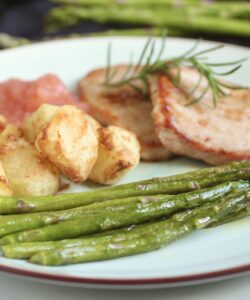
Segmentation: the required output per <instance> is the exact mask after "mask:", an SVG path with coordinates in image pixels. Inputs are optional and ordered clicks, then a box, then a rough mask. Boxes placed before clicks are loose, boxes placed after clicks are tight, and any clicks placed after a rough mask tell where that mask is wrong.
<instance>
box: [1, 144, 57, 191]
mask: <svg viewBox="0 0 250 300" xmlns="http://www.w3.org/2000/svg"><path fill="white" fill-rule="evenodd" d="M0 157H1V161H2V164H3V169H4V171H5V173H6V177H7V178H8V181H9V184H10V187H11V189H12V190H13V193H14V194H15V195H18V196H24V195H25V196H27V195H28V196H36V195H47V194H54V193H55V192H57V191H58V189H59V184H60V176H59V172H58V170H57V168H56V167H54V166H53V165H52V164H51V163H50V162H48V161H46V160H44V159H43V158H42V156H41V155H40V154H39V152H38V151H37V150H36V149H35V147H34V146H32V145H31V144H29V143H28V142H26V141H25V140H23V139H20V140H18V142H17V143H16V147H15V148H14V149H10V150H9V151H7V152H6V153H5V154H2V155H1V156H0Z"/></svg>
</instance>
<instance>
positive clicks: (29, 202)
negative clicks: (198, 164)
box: [0, 161, 250, 214]
mask: <svg viewBox="0 0 250 300" xmlns="http://www.w3.org/2000/svg"><path fill="white" fill-rule="evenodd" d="M248 179H250V161H245V162H237V163H231V164H229V165H225V166H219V167H212V168H204V169H201V170H195V171H191V172H187V173H184V174H179V175H174V176H169V177H162V178H153V179H149V180H142V181H138V182H133V183H128V184H122V185H117V186H113V187H108V188H102V189H97V190H94V191H89V192H82V193H74V194H61V195H56V196H52V195H48V196H36V197H18V196H0V214H14V213H27V212H42V211H53V210H63V209H69V208H74V207H79V206H84V205H87V204H91V203H94V202H98V201H104V200H112V199H121V198H128V197H133V196H145V195H157V194H178V193H184V192H188V191H194V190H197V189H201V188H206V187H210V186H214V185H217V184H220V183H223V182H228V181H237V180H248Z"/></svg>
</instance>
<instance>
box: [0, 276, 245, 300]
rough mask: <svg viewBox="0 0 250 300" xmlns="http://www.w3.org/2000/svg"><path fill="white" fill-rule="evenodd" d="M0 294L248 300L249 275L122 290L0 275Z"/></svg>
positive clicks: (12, 299) (8, 297) (23, 299)
mask: <svg viewBox="0 0 250 300" xmlns="http://www.w3.org/2000/svg"><path fill="white" fill-rule="evenodd" d="M0 295H1V296H0V297H1V299H5V300H16V299H18V300H30V299H32V300H33V299H36V300H45V299H46V300H51V299H53V300H69V299H70V300H78V299H79V300H80V299H81V300H82V299H84V300H99V299H101V300H113V299H124V300H125V299H129V300H133V299H136V300H151V299H154V300H161V299H171V300H177V299H178V300H182V299H183V300H184V299H185V300H211V299H213V300H235V299H241V300H249V295H250V275H247V276H242V277H238V278H235V279H230V280H225V281H220V282H216V283H209V284H203V285H197V286H189V287H183V288H170V289H159V290H144V291H139V290H134V291H131V290H130V291H124V290H123V291H121V290H94V289H81V288H71V287H64V286H56V285H50V284H46V283H42V282H35V281H29V280H27V279H24V278H21V277H15V276H13V275H9V274H6V273H0Z"/></svg>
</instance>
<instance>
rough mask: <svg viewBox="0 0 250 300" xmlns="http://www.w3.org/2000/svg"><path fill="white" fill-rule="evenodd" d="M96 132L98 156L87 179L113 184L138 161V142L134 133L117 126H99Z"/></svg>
mask: <svg viewBox="0 0 250 300" xmlns="http://www.w3.org/2000/svg"><path fill="white" fill-rule="evenodd" d="M98 133H99V149H98V158H97V161H96V163H95V165H94V167H93V169H92V171H91V173H90V176H89V179H90V180H92V181H95V182H98V183H102V184H113V183H115V182H116V181H118V180H119V179H121V177H123V176H124V175H125V174H126V173H127V172H128V171H129V170H131V169H132V168H134V167H135V166H136V165H137V164H138V163H139V160H140V146H139V142H138V140H137V138H136V136H135V134H134V133H132V132H130V131H128V130H125V129H123V128H121V127H117V126H109V127H107V128H99V129H98Z"/></svg>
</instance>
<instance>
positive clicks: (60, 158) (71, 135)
mask: <svg viewBox="0 0 250 300" xmlns="http://www.w3.org/2000/svg"><path fill="white" fill-rule="evenodd" d="M94 127H95V126H94V125H93V124H92V122H91V121H90V120H89V118H88V116H87V115H85V114H84V112H82V111H81V110H80V109H78V108H76V107H75V106H72V105H64V106H62V107H61V108H60V109H58V110H57V111H56V112H55V114H54V115H53V116H52V118H51V119H50V121H49V122H48V123H47V124H46V125H45V126H44V127H43V128H42V130H41V131H40V133H39V134H38V136H37V139H36V143H35V144H36V147H37V149H38V150H39V151H40V152H41V153H42V155H43V156H44V157H46V158H48V159H49V160H50V161H51V162H52V163H53V164H55V165H56V166H57V167H58V168H59V170H60V171H61V172H62V173H63V174H64V175H65V176H67V177H68V178H69V179H71V180H72V181H74V182H83V181H84V180H86V179H87V178H88V176H89V173H90V171H91V169H92V167H93V165H94V164H95V162H96V159H97V153H98V135H97V131H96V129H95V128H94Z"/></svg>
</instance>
